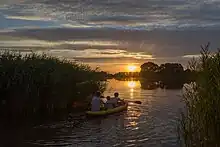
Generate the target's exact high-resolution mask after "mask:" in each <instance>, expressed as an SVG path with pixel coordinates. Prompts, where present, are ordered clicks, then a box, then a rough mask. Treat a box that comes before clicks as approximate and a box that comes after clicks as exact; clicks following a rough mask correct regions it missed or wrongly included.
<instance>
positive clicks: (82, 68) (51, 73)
mask: <svg viewBox="0 0 220 147" xmlns="http://www.w3.org/2000/svg"><path fill="white" fill-rule="evenodd" d="M104 79H105V78H104V77H103V73H101V72H98V71H97V70H92V69H91V68H90V67H89V66H87V65H83V64H78V63H75V62H70V61H66V60H59V59H58V58H55V57H50V56H47V55H45V54H44V55H37V54H34V53H32V54H29V55H24V56H22V55H21V54H20V53H16V52H1V53H0V81H1V82H0V95H1V96H0V113H1V115H4V116H5V117H10V118H15V117H18V116H19V118H21V117H30V116H33V115H37V114H38V115H40V116H41V115H43V114H45V115H47V114H52V113H55V112H58V111H61V110H64V111H66V110H68V109H71V108H72V104H73V102H76V101H77V102H83V103H85V101H86V97H87V96H89V95H90V94H92V93H93V92H95V91H96V90H100V91H104V90H105V82H103V80H104Z"/></svg>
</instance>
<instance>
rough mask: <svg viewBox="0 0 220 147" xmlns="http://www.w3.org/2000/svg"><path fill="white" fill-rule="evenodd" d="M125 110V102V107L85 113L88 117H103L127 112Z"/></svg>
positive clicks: (126, 104) (126, 106)
mask: <svg viewBox="0 0 220 147" xmlns="http://www.w3.org/2000/svg"><path fill="white" fill-rule="evenodd" d="M127 108H128V103H127V102H126V103H125V105H123V106H119V107H116V108H113V109H108V110H102V111H87V112H86V114H87V115H90V116H105V115H109V114H113V113H118V112H121V111H124V110H127Z"/></svg>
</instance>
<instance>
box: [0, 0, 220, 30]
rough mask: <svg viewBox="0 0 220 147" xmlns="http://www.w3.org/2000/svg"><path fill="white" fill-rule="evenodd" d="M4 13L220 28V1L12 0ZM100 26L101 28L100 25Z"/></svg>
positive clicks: (114, 24) (121, 25)
mask: <svg viewBox="0 0 220 147" xmlns="http://www.w3.org/2000/svg"><path fill="white" fill-rule="evenodd" d="M1 3H2V4H3V5H2V6H1V9H0V12H1V13H3V14H4V15H9V16H17V15H19V16H28V17H29V18H27V17H25V18H22V19H37V18H34V17H36V16H37V17H38V16H39V17H40V18H50V19H51V20H55V21H58V22H59V23H60V24H64V25H65V24H69V26H71V25H73V26H75V25H76V26H80V25H81V26H93V27H94V25H93V24H95V25H96V24H100V25H101V26H102V27H105V28H118V29H141V30H146V29H147V30H154V29H172V30H176V29H191V28H193V29H195V28H197V27H203V28H204V27H205V28H213V27H214V28H218V27H219V26H220V23H219V18H220V16H219V15H218V14H219V13H220V9H219V8H220V2H219V1H217V0H215V1H213V0H201V1H198V0H191V1H188V0H179V1H177V0H155V1H153V0H137V1H131V0H117V1H116V0H111V1H100V0H92V1H90V0H86V1H59V0H46V1H44V0H38V1H33V0H23V1H17V0H11V1H10V2H9V1H3V2H2V1H1ZM98 27H100V26H98Z"/></svg>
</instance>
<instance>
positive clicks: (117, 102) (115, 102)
mask: <svg viewBox="0 0 220 147" xmlns="http://www.w3.org/2000/svg"><path fill="white" fill-rule="evenodd" d="M112 100H113V105H114V107H118V106H120V105H124V100H122V99H120V98H119V93H118V92H115V93H114V98H112Z"/></svg>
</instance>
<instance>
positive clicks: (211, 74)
mask: <svg viewBox="0 0 220 147" xmlns="http://www.w3.org/2000/svg"><path fill="white" fill-rule="evenodd" d="M191 63H194V65H191V67H193V68H194V69H195V70H197V71H198V73H199V74H198V77H197V80H196V82H195V83H193V84H191V85H190V86H188V87H185V92H184V95H183V98H184V99H183V100H184V104H185V109H184V111H183V112H182V114H181V118H180V121H179V131H178V133H179V137H180V143H181V145H182V146H186V147H199V146H202V147H219V146H220V51H217V52H216V53H215V54H210V52H209V44H208V45H206V46H204V47H202V51H201V58H200V60H198V61H197V62H195V60H194V61H193V62H191Z"/></svg>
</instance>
